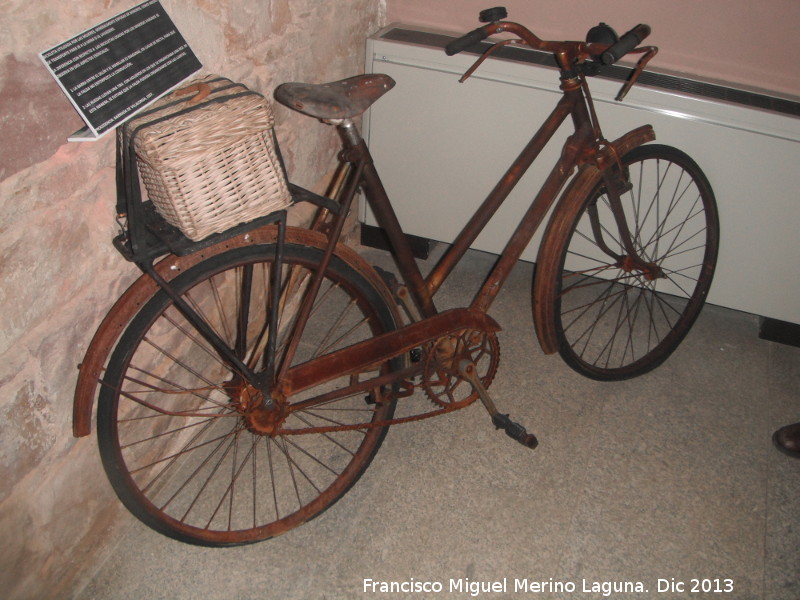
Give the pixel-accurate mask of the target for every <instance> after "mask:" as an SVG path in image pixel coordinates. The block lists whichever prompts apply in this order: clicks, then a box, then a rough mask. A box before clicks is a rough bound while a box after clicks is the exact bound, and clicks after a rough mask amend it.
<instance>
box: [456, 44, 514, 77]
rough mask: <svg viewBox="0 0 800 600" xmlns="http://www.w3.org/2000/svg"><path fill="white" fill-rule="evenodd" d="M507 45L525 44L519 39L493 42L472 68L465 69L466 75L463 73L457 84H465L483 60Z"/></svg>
mask: <svg viewBox="0 0 800 600" xmlns="http://www.w3.org/2000/svg"><path fill="white" fill-rule="evenodd" d="M509 44H523V45H524V44H525V42H523V41H522V40H519V39H510V40H501V41H499V42H495V43H494V44H492V45H491V46H489V47H488V48H487V49H486V50H485V51H484V52H483V54H481V55H480V57H479V58H478V60H476V61H475V62H474V63H473V64H472V66H471V67H470V68H469V69H467V72H466V73H464V74H463V75H462V76H461V79H459V80H458V82H459V83H464V82H465V81H466V80H467V79H469V78H470V76H471V75H472V74H473V73H474V72H475V71H476V70H477V69H478V67H480V66H481V64H482V63H483V61H485V60H486V59H487V58H489V57H490V56H491V55H492V54H494V52H495V51H496V50H499V49H500V48H502V47H504V46H508V45H509Z"/></svg>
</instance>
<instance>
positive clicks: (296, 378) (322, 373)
mask: <svg viewBox="0 0 800 600" xmlns="http://www.w3.org/2000/svg"><path fill="white" fill-rule="evenodd" d="M464 329H473V330H476V331H480V332H485V333H495V332H497V331H500V326H499V325H498V324H497V322H496V321H495V320H494V319H492V318H491V317H490V316H489V315H487V314H486V313H483V312H479V311H476V310H472V309H468V308H456V309H452V310H448V311H445V312H442V313H439V314H438V315H434V316H432V317H429V318H427V319H425V320H423V321H419V322H417V323H412V324H410V325H406V326H405V327H401V328H400V329H397V330H396V331H392V332H389V333H384V334H382V335H379V336H377V337H374V338H371V339H368V340H365V341H363V342H359V343H358V344H354V345H352V346H348V347H346V348H342V349H341V350H337V351H336V352H333V353H330V354H325V355H323V356H321V357H319V358H317V359H315V360H311V361H309V362H307V363H303V364H301V365H298V366H296V367H293V368H291V369H289V370H288V371H287V373H286V377H285V378H283V379H281V380H280V381H279V382H278V391H279V393H280V394H281V395H283V396H285V397H289V396H291V395H293V394H297V393H299V392H302V391H303V390H306V389H309V388H312V387H314V386H317V385H320V384H322V383H325V382H326V381H330V380H332V379H335V378H336V377H340V376H341V375H342V374H343V373H357V372H359V371H363V370H365V369H366V368H367V367H368V366H370V365H374V364H380V363H382V362H384V361H386V360H389V359H391V358H393V357H395V356H398V355H399V354H402V353H403V352H407V351H409V350H411V349H413V348H416V347H417V346H420V345H421V344H423V343H426V342H428V341H431V340H434V339H436V338H440V337H442V336H444V335H447V334H449V333H452V332H455V331H461V330H464Z"/></svg>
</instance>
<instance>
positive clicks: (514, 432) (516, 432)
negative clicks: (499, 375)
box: [458, 360, 539, 450]
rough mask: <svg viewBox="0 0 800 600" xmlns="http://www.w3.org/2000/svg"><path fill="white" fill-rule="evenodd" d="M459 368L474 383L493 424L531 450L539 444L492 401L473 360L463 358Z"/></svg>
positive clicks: (473, 387) (465, 377)
mask: <svg viewBox="0 0 800 600" xmlns="http://www.w3.org/2000/svg"><path fill="white" fill-rule="evenodd" d="M458 370H459V372H460V373H461V375H462V376H463V377H464V379H466V380H467V381H468V382H469V383H470V384H471V385H472V389H474V390H475V391H476V392H477V394H478V396H479V397H480V399H481V402H482V403H483V406H484V407H485V408H486V410H487V412H488V413H489V416H491V417H492V424H493V425H494V426H495V427H497V429H502V430H503V431H505V432H506V435H507V436H508V437H510V438H511V439H512V440H515V441H517V442H519V443H520V444H522V445H523V446H525V447H526V448H530V449H531V450H533V449H534V448H536V447H537V446H538V445H539V440H537V439H536V436H535V435H533V434H532V433H528V432H527V431H526V429H525V428H524V427H523V426H522V425H520V424H519V423H516V422H514V421H512V420H511V419H510V418H509V417H508V415H504V414H502V413H500V411H498V410H497V407H496V406H495V405H494V402H493V401H492V397H491V396H490V395H489V391H488V390H487V389H486V387H485V386H484V385H483V383H482V382H481V379H480V377H478V373H477V372H476V371H475V364H474V363H473V362H472V361H470V360H462V361H461V362H460V363H459V364H458Z"/></svg>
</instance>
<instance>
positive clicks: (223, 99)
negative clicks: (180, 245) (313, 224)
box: [129, 76, 291, 241]
mask: <svg viewBox="0 0 800 600" xmlns="http://www.w3.org/2000/svg"><path fill="white" fill-rule="evenodd" d="M198 84H199V86H198ZM190 87H195V88H196V89H199V90H201V94H200V95H202V92H205V93H208V95H207V97H205V98H204V99H203V100H202V101H200V102H196V97H193V96H191V95H186V94H182V95H181V92H180V91H179V92H177V93H175V94H171V95H169V96H167V97H165V98H162V99H161V100H159V101H158V102H157V103H155V104H154V105H153V106H152V108H151V109H149V110H147V111H146V112H145V113H143V114H141V115H139V116H138V117H137V118H136V119H134V120H133V121H131V123H130V124H129V128H130V129H129V131H131V134H132V136H133V141H134V148H135V151H136V155H137V159H138V165H139V170H140V173H141V178H142V182H143V183H144V187H145V189H146V190H147V195H148V197H149V198H150V200H151V201H152V202H153V205H154V206H155V208H156V210H157V211H158V212H159V213H160V214H161V216H162V217H163V218H164V219H165V220H166V221H167V222H168V223H170V224H171V225H174V226H175V227H177V228H178V229H180V230H181V232H182V233H183V234H184V235H185V236H186V237H188V238H189V239H191V240H195V241H197V240H201V239H203V238H205V237H207V236H209V235H211V234H213V233H219V232H222V231H225V230H226V229H230V228H231V227H234V226H235V225H238V224H240V223H245V222H247V221H251V220H253V219H255V218H258V217H261V216H264V215H267V214H269V213H272V212H275V211H277V210H281V209H284V208H286V207H287V206H289V204H290V203H291V196H290V194H289V190H288V187H287V184H286V178H285V175H284V171H283V168H282V166H281V164H280V162H279V160H278V156H277V152H276V150H275V145H274V137H273V134H272V127H273V123H274V120H273V115H272V108H271V106H270V103H269V102H268V101H267V100H266V99H265V98H264V97H263V96H261V95H260V94H257V93H255V92H252V91H250V90H248V89H247V88H246V87H244V86H243V85H240V84H235V83H233V82H231V81H230V80H227V79H223V78H219V77H214V76H211V77H207V78H206V79H204V80H201V81H199V82H193V84H190Z"/></svg>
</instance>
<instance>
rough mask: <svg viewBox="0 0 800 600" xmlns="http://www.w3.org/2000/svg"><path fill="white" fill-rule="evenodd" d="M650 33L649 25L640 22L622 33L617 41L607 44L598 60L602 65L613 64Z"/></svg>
mask: <svg viewBox="0 0 800 600" xmlns="http://www.w3.org/2000/svg"><path fill="white" fill-rule="evenodd" d="M648 35H650V26H649V25H645V24H640V25H637V26H636V27H634V28H633V29H631V30H630V31H629V32H628V33H626V34H624V35H623V36H622V37H621V38H619V41H618V42H617V43H615V44H612V45H611V46H609V48H608V50H606V51H605V52H603V54H601V55H600V61H601V62H602V63H603V64H604V65H613V64H614V63H615V62H617V61H618V60H619V59H620V58H622V57H623V56H625V55H626V54H627V53H628V52H630V51H631V50H633V49H634V48H636V46H638V45H639V44H641V43H642V41H643V40H644V39H645V38H646V37H647V36H648Z"/></svg>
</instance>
